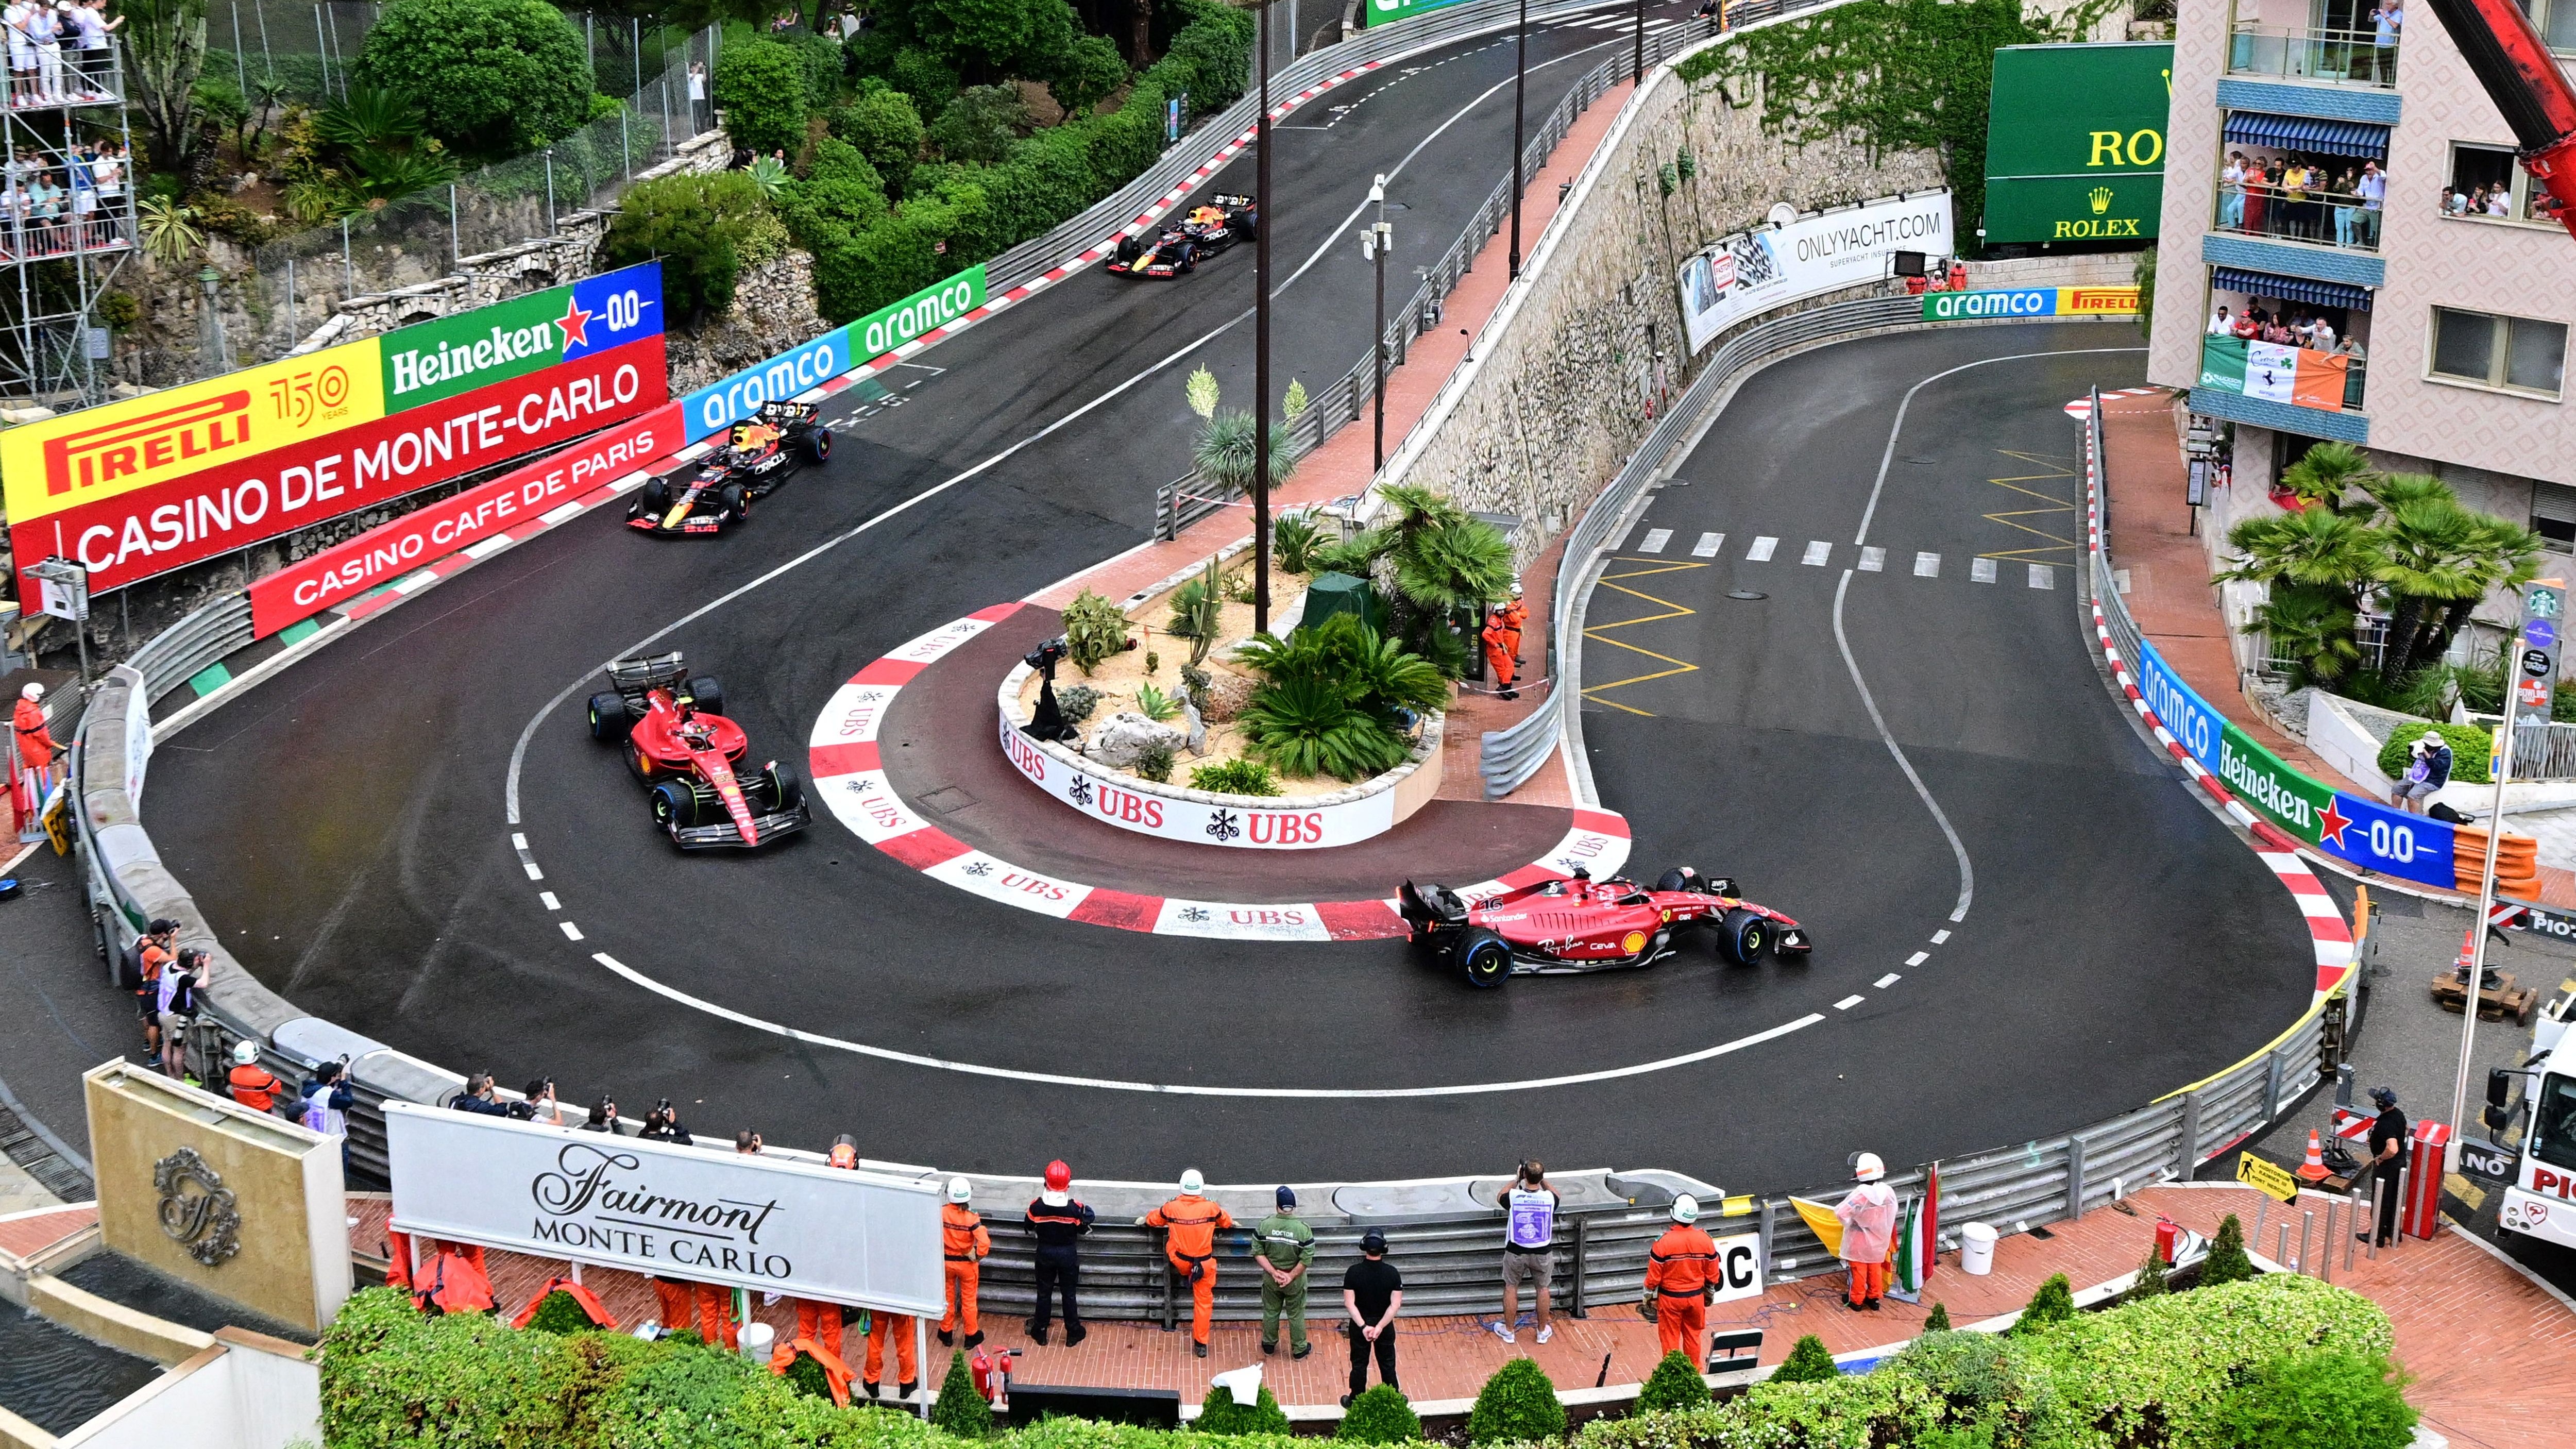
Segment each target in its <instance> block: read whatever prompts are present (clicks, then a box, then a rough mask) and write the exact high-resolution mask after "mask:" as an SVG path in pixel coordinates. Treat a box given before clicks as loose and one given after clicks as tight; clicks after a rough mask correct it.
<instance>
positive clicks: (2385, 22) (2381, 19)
mask: <svg viewBox="0 0 2576 1449" xmlns="http://www.w3.org/2000/svg"><path fill="white" fill-rule="evenodd" d="M2405 27H2406V6H2405V3H2404V0H2382V3H2381V4H2380V5H2379V6H2378V8H2376V9H2374V10H2372V11H2371V12H2370V28H2371V49H2372V52H2373V55H2372V58H2373V60H2374V61H2375V62H2376V63H2375V65H2374V66H2373V68H2372V72H2371V74H2372V78H2373V79H2375V80H2377V81H2378V82H2379V83H2380V84H2381V85H2384V86H2393V85H2395V84H2397V38H2398V34H2399V32H2401V31H2402V30H2404V29H2405Z"/></svg>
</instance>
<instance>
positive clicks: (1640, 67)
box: [1628, 0, 1646, 86]
mask: <svg viewBox="0 0 2576 1449" xmlns="http://www.w3.org/2000/svg"><path fill="white" fill-rule="evenodd" d="M1628 83H1629V84H1630V85H1640V86H1641V85H1644V84H1645V83H1646V0H1637V60H1636V64H1635V66H1634V67H1633V68H1632V69H1630V71H1629V72H1628Z"/></svg>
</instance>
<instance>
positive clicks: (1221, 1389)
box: [1197, 1384, 1288, 1438]
mask: <svg viewBox="0 0 2576 1449" xmlns="http://www.w3.org/2000/svg"><path fill="white" fill-rule="evenodd" d="M1197 1427H1198V1431H1199V1432H1200V1433H1202V1434H1223V1435H1225V1436H1227V1437H1229V1438H1237V1437H1241V1436H1242V1435H1245V1434H1285V1433H1287V1432H1288V1411H1287V1410H1285V1409H1282V1408H1280V1407H1279V1400H1277V1399H1276V1398H1274V1397H1272V1396H1271V1393H1270V1386H1269V1385H1268V1384H1263V1385H1262V1386H1261V1397H1260V1399H1259V1400H1258V1401H1257V1402H1254V1403H1250V1404H1238V1403H1236V1402H1235V1400H1234V1392H1233V1390H1231V1389H1228V1388H1227V1387H1225V1386H1224V1385H1223V1384H1219V1385H1217V1386H1216V1387H1215V1388H1212V1389H1210V1390H1208V1396H1207V1400H1206V1402H1205V1403H1203V1404H1201V1405H1200V1406H1199V1421H1198V1426H1197Z"/></svg>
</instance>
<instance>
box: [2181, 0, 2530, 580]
mask: <svg viewBox="0 0 2576 1449" xmlns="http://www.w3.org/2000/svg"><path fill="white" fill-rule="evenodd" d="M2390 3H2392V4H2394V3H2395V0H2390ZM2531 4H2532V5H2533V7H2534V19H2535V20H2536V21H2537V22H2538V23H2539V25H2540V28H2541V31H2542V33H2543V34H2544V36H2546V37H2547V38H2548V39H2549V40H2550V42H2551V44H2552V46H2553V47H2554V48H2560V47H2563V48H2560V49H2559V53H2560V54H2561V55H2562V56H2563V57H2566V58H2568V59H2569V60H2570V61H2571V62H2576V0H2531ZM2396 19H2397V24H2395V25H2394V26H2393V27H2392V26H2389V25H2386V24H2384V23H2382V21H2383V14H2382V12H2379V11H2377V10H2375V9H2374V5H2373V3H2372V0H2234V3H2233V4H2232V5H2230V4H2209V5H2185V6H2183V7H2182V10H2181V19H2180V21H2179V22H2178V24H2177V27H2176V33H2175V46H2174V68H2173V73H2172V91H2173V111H2172V117H2171V121H2170V129H2169V147H2168V154H2167V156H2166V161H2165V193H2164V207H2163V215H2162V241H2161V243H2160V250H2159V268H2158V277H2157V288H2156V303H2155V315H2154V328H2153V335H2152V339H2151V342H2152V345H2151V348H2150V351H2149V359H2148V379H2149V380H2150V381H2151V382H2155V383H2158V384H2161V385H2164V386H2169V387H2174V388H2178V389H2187V390H2188V392H2189V394H2190V406H2191V409H2192V411H2193V412H2195V413H2198V414H2201V415H2203V416H2206V417H2210V418H2215V419H2223V420H2226V421H2228V422H2232V423H2233V424H2235V430H2234V431H2235V444H2234V454H2233V456H2234V464H2235V466H2234V470H2233V482H2232V484H2231V486H2229V487H2228V488H2226V489H2223V490H2216V491H2214V492H2213V495H2212V497H2211V500H2210V503H2211V514H2210V516H2209V518H2208V520H2207V522H2208V524H2209V525H2210V527H2209V532H2210V534H2211V536H2212V539H2213V544H2215V542H2216V540H2218V539H2223V538H2224V536H2225V531H2226V529H2227V527H2228V526H2229V525H2230V524H2232V523H2233V522H2234V521H2235V520H2236V519H2238V518H2242V517H2245V516H2248V515H2250V514H2254V513H2258V512H2262V511H2265V510H2267V509H2269V508H2270V507H2271V506H2272V505H2271V504H2269V503H2268V502H2267V501H2266V494H2267V492H2268V490H2269V485H2270V484H2272V483H2273V482H2275V481H2277V479H2278V478H2279V476H2280V471H2281V469H2282V468H2284V467H2286V466H2288V465H2289V464H2290V463H2291V462H2294V461H2295V460H2296V459H2297V458H2298V456H2299V455H2301V454H2302V453H2303V452H2305V450H2306V449H2307V448H2308V447H2309V446H2310V445H2311V444H2312V443H2313V442H2314V441H2315V440H2319V439H2335V440H2339V441H2343V442H2349V443H2354V444H2358V445H2361V446H2363V447H2366V448H2367V449H2368V450H2369V451H2370V453H2371V455H2372V458H2373V462H2374V465H2375V466H2377V467H2379V468H2381V469H2383V470H2385V471H2403V472H2421V473H2431V474H2434V475H2436V476H2439V477H2441V478H2443V479H2445V480H2446V481H2448V482H2450V483H2451V484H2452V486H2453V487H2454V488H2455V489H2457V491H2458V492H2459V494H2460V497H2461V499H2462V501H2463V502H2465V503H2467V504H2468V505H2470V506H2471V507H2474V508H2478V509H2480V510H2483V511H2485V512H2488V513H2492V514H2495V515H2497V516H2499V517H2503V518H2509V519H2514V520H2516V521H2527V522H2529V523H2530V524H2531V525H2532V526H2533V527H2534V528H2536V529H2537V530H2539V532H2540V533H2541V534H2542V535H2543V536H2544V537H2545V538H2547V539H2548V540H2549V545H2550V547H2551V548H2553V549H2555V550H2558V551H2560V552H2563V553H2570V554H2576V452H2571V450H2570V448H2569V446H2568V445H2569V443H2570V441H2571V440H2576V427H2571V426H2570V416H2569V414H2570V410H2571V408H2576V401H2571V400H2570V399H2569V397H2568V386H2569V379H2568V377H2567V363H2568V356H2567V352H2568V333H2569V330H2570V328H2571V327H2576V238H2571V237H2570V236H2569V235H2568V233H2567V231H2566V229H2565V228H2564V227H2562V226H2560V225H2558V224H2557V223H2555V222H2553V221H2549V220H2546V219H2544V218H2541V217H2538V216H2536V215H2535V214H2534V212H2533V209H2532V206H2531V196H2532V194H2533V193H2534V191H2535V190H2536V189H2537V188H2536V187H2535V185H2534V183H2532V181H2531V180H2530V178H2529V177H2528V176H2526V175H2525V174H2523V172H2522V169H2521V167H2520V165H2519V164H2518V163H2517V162H2516V161H2515V159H2514V156H2513V135H2512V132H2511V131H2510V130H2509V129H2508V128H2507V127H2506V125H2505V123H2504V120H2503V118H2502V117H2501V116H2500V115H2499V114H2498V113H2497V112H2496V109H2495V107H2494V106H2493V105H2491V104H2489V102H2488V101H2487V99H2486V96H2485V94H2484V92H2483V91H2481V90H2480V89H2479V86H2478V83H2477V80H2476V78H2475V77H2474V76H2473V75H2472V74H2471V73H2470V71H2469V69H2468V67H2467V65H2466V64H2465V63H2464V62H2463V61H2462V60H2461V58H2460V55H2459V52H2458V50H2457V49H2456V48H2455V47H2454V46H2453V45H2452V43H2451V39H2450V37H2449V35H2448V34H2447V33H2446V32H2445V31H2444V30H2443V29H2442V27H2441V25H2440V23H2439V22H2438V21H2437V20H2436V19H2435V18H2434V17H2433V15H2432V13H2431V11H2430V9H2429V8H2425V7H2421V6H2419V5H2418V4H2414V3H2409V4H2406V5H2405V6H2404V9H2403V12H2402V14H2400V15H2398V16H2397V17H2396ZM2231 163H2233V165H2234V167H2235V175H2234V177H2232V178H2231V175H2230V166H2231ZM2255 168H2260V174H2259V176H2258V175H2256V174H2255ZM2374 174H2375V175H2376V176H2377V177H2378V178H2379V179H2378V180H2377V181H2376V182H2373V181H2372V180H2370V178H2371V177H2372V176H2373V175H2374ZM2221 307H2224V308H2226V310H2227V314H2228V319H2229V323H2230V331H2229V334H2228V335H2225V336H2219V335H2213V332H2212V320H2213V318H2214V317H2215V315H2216V313H2217V310H2218V309H2219V308H2221ZM2249 309H2250V310H2252V311H2254V312H2256V313H2257V314H2258V315H2260V316H2262V317H2264V318H2265V319H2266V321H2267V322H2271V321H2277V322H2278V323H2279V324H2281V325H2287V326H2293V327H2300V328H2303V329H2305V331H2306V335H2305V336H2304V337H2300V338H2289V339H2285V338H2282V337H2281V336H2280V334H2279V333H2277V332H2270V331H2268V329H2267V330H2266V331H2259V332H2257V334H2256V335H2255V336H2254V337H2252V338H2247V337H2243V336H2240V335H2236V334H2237V333H2240V332H2242V331H2243V330H2244V324H2243V323H2241V322H2240V321H2239V320H2238V319H2241V318H2243V317H2244V315H2245V314H2246V313H2247V311H2248V310H2249ZM2319 321H2322V322H2323V323H2324V324H2325V328H2326V330H2324V331H2318V330H2315V324H2316V323H2317V322H2319ZM2267 336H2268V337H2269V338H2271V339H2272V340H2269V341H2267V340H2265V338H2266V337H2267ZM2229 612H2230V613H2231V615H2233V614H2235V613H2237V612H2238V611H2237V610H2236V609H2234V608H2231V609H2230V611H2229ZM2486 612H2487V611H2485V610H2482V611H2481V614H2482V615H2483V614H2485V613H2486Z"/></svg>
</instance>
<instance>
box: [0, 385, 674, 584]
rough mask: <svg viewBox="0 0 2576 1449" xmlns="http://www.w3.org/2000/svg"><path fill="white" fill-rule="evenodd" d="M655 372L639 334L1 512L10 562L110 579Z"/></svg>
mask: <svg viewBox="0 0 2576 1449" xmlns="http://www.w3.org/2000/svg"><path fill="white" fill-rule="evenodd" d="M669 376H670V374H669V369H668V367H667V366H666V365H665V363H664V361H663V356H662V338H661V337H660V336H658V335H655V336H649V337H646V338H644V339H643V340H641V341H638V342H630V343H628V344H627V345H625V346H624V347H620V348H617V349H615V350H614V351H610V352H603V353H593V354H591V355H590V356H588V357H585V358H583V359H581V360H579V361H575V362H567V363H563V364H560V365H558V366H555V367H551V368H548V369H546V370H544V371H542V372H536V373H530V374H528V375H527V376H524V377H521V378H518V379H515V380H512V381H508V382H502V383H498V384H495V385H493V386H491V387H487V388H479V389H477V390H475V391H473V392H469V393H461V394H458V395H456V396H454V397H450V398H445V399H441V400H439V401H436V402H431V403H425V404H423V405H421V406H419V407H415V408H410V409H407V410H405V411H403V412H399V413H395V414H393V415H391V416H389V417H384V418H379V419H375V420H373V421H370V422H368V423H366V424H364V425H362V426H359V427H355V428H349V429H342V430H335V431H333V432H330V433H326V434H323V435H321V436H319V437H316V438H313V439H311V440H309V441H303V442H298V443H295V444H293V445H290V446H287V447H283V448H274V449H270V450H269V451H267V452H264V453H257V454H252V453H244V454H243V455H241V456H240V457H239V458H238V459H237V460H228V461H225V462H222V463H219V464H217V465H215V466H213V467H209V468H203V469H199V470H197V471H196V472H193V473H189V474H186V475H183V476H179V477H175V478H170V479H168V480H166V481H163V482H160V483H157V484H155V485H154V486H151V487H148V488H144V489H139V490H131V491H119V492H117V493H114V494H111V495H110V496H107V497H104V498H99V499H95V500H91V501H85V502H82V503H80V504H79V505H77V506H75V507H72V508H69V509H63V510H58V511H56V512H53V513H50V514H47V515H45V516H44V517H41V518H38V519H36V520H34V521H32V522H21V521H17V520H14V519H13V520H12V530H11V531H12V535H13V538H14V539H15V540H16V541H17V559H18V562H19V565H20V567H21V569H22V570H23V569H24V568H25V567H26V566H27V565H30V564H34V563H38V562H41V561H42V560H43V558H44V557H45V556H46V555H47V554H59V555H61V556H63V557H66V558H71V559H76V560H78V561H79V562H80V563H81V564H82V565H83V566H85V567H86V568H88V569H89V571H90V587H91V588H93V589H101V590H103V589H113V588H122V587H123V586H125V585H127V584H130V583H134V582H136V581H137V580H140V579H146V578H150V577H151V576H153V575H154V574H159V573H164V572H167V571H168V570H171V569H174V568H179V567H182V566H184V565H187V564H192V563H196V562H199V561H200V560H203V559H208V558H213V557H215V556H217V555H220V554H224V553H229V552H232V551H234V550H236V549H241V548H247V547H249V546H250V545H252V544H255V543H258V542H260V541H261V540H262V539H267V538H274V537H276V536H277V535H279V534H281V533H289V532H292V531H294V530H296V529H299V528H309V527H311V526H312V525H314V524H317V523H322V522H326V521H328V520H330V519H333V518H337V517H339V516H340V515H342V514H345V513H348V512H351V511H353V510H355V509H360V508H370V507H377V506H381V505H383V504H385V503H388V502H391V501H392V500H394V499H396V498H399V497H401V496H402V495H404V494H406V493H410V492H413V491H414V490H416V489H420V488H425V487H428V486H430V485H432V484H435V483H442V482H445V481H447V480H449V479H452V478H459V477H463V476H464V475H465V474H467V473H471V472H473V471H474V470H476V469H478V468H486V467H490V466H492V465H494V464H498V463H504V462H507V461H509V460H510V459H512V458H515V457H518V456H520V455H522V454H525V453H530V452H534V451H537V450H538V449H542V448H547V447H552V446H555V445H558V444H562V443H567V442H570V441H572V440H573V439H575V438H578V437H580V436H581V435H582V434H584V433H587V432H590V431H592V430H594V429H596V428H600V427H604V426H606V425H608V424H611V423H616V422H621V421H623V420H625V419H627V418H631V417H634V416H636V415H638V414H641V413H645V412H650V411H651V410H653V409H654V408H656V407H659V406H661V405H662V404H663V403H664V402H666V401H668V399H669V395H670V387H669ZM5 436H6V435H0V438H4V437H5ZM30 596H31V595H30Z"/></svg>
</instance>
